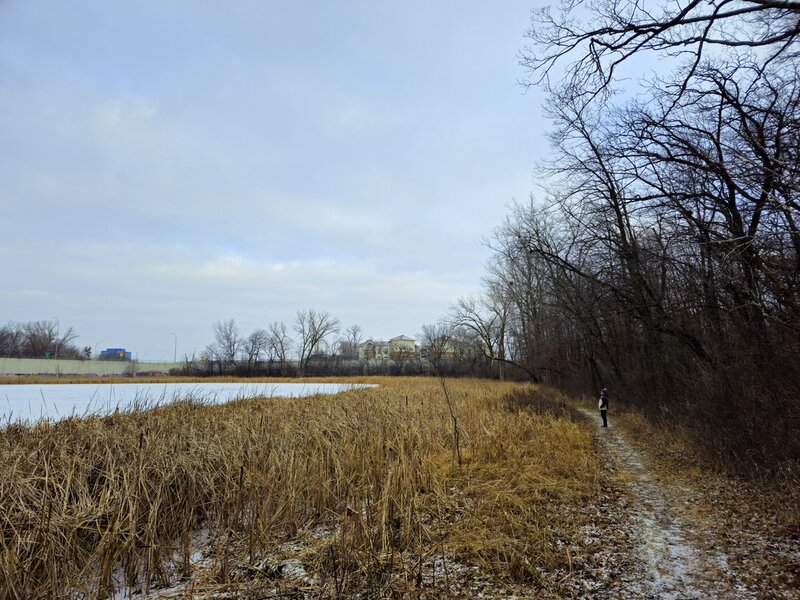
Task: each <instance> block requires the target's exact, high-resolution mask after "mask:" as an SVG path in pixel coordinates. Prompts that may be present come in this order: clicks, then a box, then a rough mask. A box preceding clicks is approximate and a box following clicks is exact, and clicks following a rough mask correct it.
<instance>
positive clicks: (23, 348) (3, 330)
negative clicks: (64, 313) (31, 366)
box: [0, 320, 92, 359]
mask: <svg viewBox="0 0 800 600" xmlns="http://www.w3.org/2000/svg"><path fill="white" fill-rule="evenodd" d="M77 337H78V334H77V333H76V332H75V330H74V329H73V328H72V327H68V328H67V329H66V330H62V329H61V324H60V323H59V322H58V320H40V321H28V322H24V323H17V322H13V321H12V322H9V323H7V324H6V325H4V326H2V327H0V356H7V357H11V358H68V359H81V358H89V357H90V356H91V353H92V349H91V348H89V347H86V348H80V347H78V346H76V345H75V344H73V343H72V342H73V341H74V340H75V339H76V338H77Z"/></svg>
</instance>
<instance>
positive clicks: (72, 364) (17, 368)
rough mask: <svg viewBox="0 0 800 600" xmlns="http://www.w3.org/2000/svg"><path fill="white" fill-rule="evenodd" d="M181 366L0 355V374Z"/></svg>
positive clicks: (131, 370) (112, 371) (116, 372)
mask: <svg viewBox="0 0 800 600" xmlns="http://www.w3.org/2000/svg"><path fill="white" fill-rule="evenodd" d="M180 366H181V363H171V362H144V361H111V360H64V359H60V358H59V359H45V358H2V357H0V375H129V374H135V373H152V372H155V373H168V372H169V370H170V369H174V368H178V367H180Z"/></svg>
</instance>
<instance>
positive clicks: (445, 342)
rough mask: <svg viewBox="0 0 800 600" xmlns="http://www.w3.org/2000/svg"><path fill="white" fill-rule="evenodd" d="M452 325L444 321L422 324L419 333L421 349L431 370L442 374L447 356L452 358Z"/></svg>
mask: <svg viewBox="0 0 800 600" xmlns="http://www.w3.org/2000/svg"><path fill="white" fill-rule="evenodd" d="M452 338H453V326H452V325H451V324H450V323H448V322H446V321H439V322H438V323H433V324H428V325H423V326H422V330H421V332H420V335H419V339H420V344H421V345H422V350H423V352H424V353H425V358H427V360H428V362H429V363H430V365H431V367H432V368H433V372H434V373H435V374H436V375H442V374H443V373H444V368H445V366H446V363H447V360H448V358H452V355H453V354H454V352H453V346H452Z"/></svg>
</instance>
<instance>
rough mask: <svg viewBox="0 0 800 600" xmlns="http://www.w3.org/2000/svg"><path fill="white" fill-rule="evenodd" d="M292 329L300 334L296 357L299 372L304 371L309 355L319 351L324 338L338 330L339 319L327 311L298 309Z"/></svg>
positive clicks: (309, 358)
mask: <svg viewBox="0 0 800 600" xmlns="http://www.w3.org/2000/svg"><path fill="white" fill-rule="evenodd" d="M294 330H295V331H296V332H297V334H298V335H299V336H300V340H299V347H298V358H299V362H300V365H299V366H300V372H301V373H304V372H305V371H306V369H307V368H308V364H309V362H310V360H311V357H312V356H314V355H315V354H317V353H318V352H319V351H320V346H321V345H323V344H325V341H326V338H327V337H328V336H330V335H333V334H335V333H337V332H338V331H339V319H337V318H336V317H334V316H333V315H331V314H330V313H329V312H327V311H316V310H313V309H309V310H299V311H297V316H296V317H295V325H294Z"/></svg>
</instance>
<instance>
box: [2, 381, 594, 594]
mask: <svg viewBox="0 0 800 600" xmlns="http://www.w3.org/2000/svg"><path fill="white" fill-rule="evenodd" d="M379 383H380V384H381V385H380V387H379V388H374V389H368V390H359V391H351V392H346V393H342V394H339V395H336V396H318V397H310V398H301V399H255V400H240V401H235V402H231V403H229V404H226V405H202V404H198V403H195V402H192V401H191V400H188V401H185V402H180V403H177V404H175V405H172V406H167V407H160V408H157V409H154V410H151V411H146V412H138V413H131V414H115V415H112V416H108V417H93V418H88V419H68V420H65V421H62V422H59V423H55V424H40V425H34V426H19V425H12V426H9V427H7V428H6V429H4V430H2V431H0V469H2V472H3V477H2V479H0V527H2V532H3V533H2V536H3V537H2V547H0V597H2V598H56V597H65V596H69V597H87V598H88V597H92V598H104V597H107V596H108V595H110V594H111V593H112V592H114V591H115V590H118V589H120V588H124V587H130V589H141V590H142V591H144V592H148V591H149V590H151V589H153V588H157V587H159V586H166V585H170V584H174V583H175V581H176V580H178V579H181V578H190V577H192V576H193V573H192V568H193V563H192V561H191V556H192V552H194V551H195V550H197V548H196V546H195V544H194V542H193V537H194V534H196V533H197V532H204V544H205V546H206V551H207V553H208V555H209V556H210V557H211V560H212V567H211V568H210V569H207V572H206V578H207V579H208V578H210V579H212V580H213V582H214V583H215V584H216V585H218V586H220V587H224V586H233V587H235V586H237V585H243V584H242V582H241V580H240V577H239V576H238V575H236V573H237V571H236V570H235V569H234V567H235V566H237V565H242V564H245V565H248V564H249V565H256V564H258V563H259V561H260V560H261V558H262V557H263V556H265V555H267V554H268V553H269V552H270V551H271V550H272V549H274V548H275V547H276V546H277V545H279V544H281V543H283V542H286V541H287V540H291V539H294V538H296V537H297V536H299V535H301V534H302V533H303V532H305V531H308V530H309V529H310V528H313V527H314V526H322V525H324V526H325V527H326V529H325V531H328V532H329V534H328V535H326V536H323V537H321V538H320V539H319V540H317V541H316V543H315V544H313V545H311V546H309V547H308V549H307V551H306V552H305V553H304V554H303V555H302V556H301V558H302V560H303V562H304V564H305V565H306V568H307V569H308V570H309V572H311V573H315V574H316V575H317V579H316V581H317V585H318V588H319V589H318V590H317V591H318V593H319V594H320V595H324V596H337V595H346V594H348V593H354V591H355V590H361V591H363V590H368V591H370V593H374V594H380V595H384V594H399V593H402V592H403V590H408V589H411V588H415V587H417V588H418V587H421V586H422V587H424V586H426V585H436V582H435V580H436V577H437V576H438V577H439V579H440V580H441V578H442V575H441V572H434V571H437V569H439V571H440V570H441V568H440V567H437V566H436V564H437V563H436V557H441V559H442V561H445V560H448V561H451V564H452V563H453V562H457V563H458V564H461V565H468V566H469V567H470V568H473V567H476V568H477V569H478V570H479V571H480V572H481V573H486V574H489V575H491V576H492V577H494V578H495V581H496V582H499V584H504V583H505V584H508V585H516V584H525V585H529V586H532V587H533V588H537V587H538V588H546V587H547V586H549V585H552V583H551V580H550V579H548V577H547V574H548V573H552V572H554V571H557V570H559V569H562V570H563V569H568V568H569V563H570V560H571V557H570V556H569V548H570V540H571V539H572V538H574V537H575V536H577V532H578V528H579V526H580V525H581V524H582V523H583V522H584V521H585V519H586V516H585V514H584V511H582V510H581V506H582V505H583V503H585V502H586V501H587V499H589V498H591V497H592V496H593V495H594V494H596V493H597V489H598V482H599V465H598V462H597V458H596V453H595V452H594V449H593V445H592V440H591V436H590V434H589V433H588V432H587V430H586V429H585V428H583V427H581V425H580V424H579V423H577V422H575V420H574V419H571V418H569V415H567V414H565V413H563V412H559V410H560V409H559V408H558V406H559V403H555V404H553V403H550V402H549V400H550V398H549V396H550V395H551V394H550V393H548V394H544V395H543V394H542V393H541V391H539V392H535V391H534V390H533V388H526V389H523V388H521V387H520V386H517V385H515V384H510V383H498V382H486V381H476V380H458V381H449V382H447V386H448V392H449V400H450V406H448V404H447V401H446V399H445V397H444V395H443V394H442V389H441V387H440V384H439V382H437V381H436V380H434V379H419V378H416V379H383V380H380V381H379ZM536 394H538V398H539V400H538V401H532V400H531V399H532V398H534V399H535V397H536ZM543 396H547V398H546V399H545V403H544V405H543V403H542V400H541V398H542V397H543ZM553 407H555V408H553ZM451 408H452V413H451V411H450V409H451ZM453 415H455V418H456V419H457V423H458V429H459V435H460V437H459V445H460V450H461V453H462V457H461V465H460V466H459V465H458V463H457V461H455V460H454V458H453V457H454V452H453ZM442 561H440V566H441V564H442ZM428 571H431V573H428ZM254 572H255V573H256V575H254V576H253V577H255V581H252V580H251V581H249V582H248V583H247V585H249V586H251V587H252V586H257V585H259V583H258V581H257V579H258V573H261V571H258V570H256V571H254ZM262 574H263V573H262ZM444 577H445V578H447V577H448V573H447V570H446V568H445V574H444ZM431 578H433V583H431V581H432V579H431Z"/></svg>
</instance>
